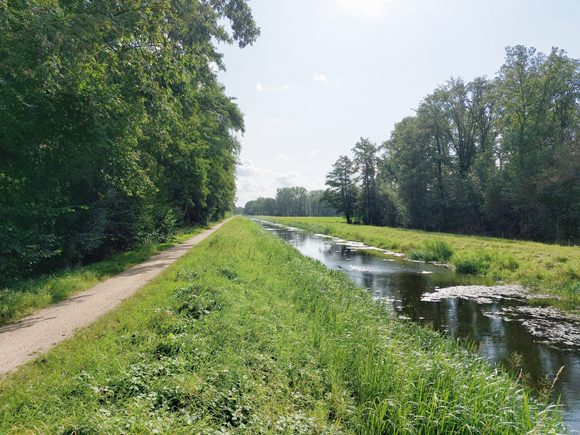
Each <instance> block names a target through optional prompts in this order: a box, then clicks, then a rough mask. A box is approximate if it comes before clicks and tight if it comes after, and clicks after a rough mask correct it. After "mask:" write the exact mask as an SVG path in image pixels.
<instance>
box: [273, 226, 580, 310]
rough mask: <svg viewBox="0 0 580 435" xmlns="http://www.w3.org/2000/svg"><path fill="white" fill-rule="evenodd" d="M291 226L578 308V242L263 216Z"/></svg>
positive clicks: (579, 271) (579, 296)
mask: <svg viewBox="0 0 580 435" xmlns="http://www.w3.org/2000/svg"><path fill="white" fill-rule="evenodd" d="M266 219H271V220H272V219H273V220H276V221H277V222H281V223H283V224H286V225H291V226H293V227H297V228H302V229H305V230H308V231H312V232H315V233H320V234H327V235H332V236H335V237H340V238H342V239H346V240H355V241H360V242H363V243H365V244H367V245H370V246H376V247H379V248H383V249H389V250H392V251H395V252H402V253H405V254H407V255H408V256H409V257H410V258H412V259H418V260H424V261H439V262H441V261H442V262H446V263H450V264H452V265H454V266H455V267H456V269H457V271H458V272H462V273H469V274H480V275H486V276H490V277H492V278H495V279H497V280H502V281H504V282H519V283H521V284H522V285H524V286H525V287H527V288H529V289H530V290H531V291H535V292H539V293H543V294H552V295H555V296H557V297H560V298H562V300H560V301H557V300H554V301H552V303H553V304H554V305H557V306H559V307H561V308H564V309H566V310H580V247H578V246H560V245H550V244H545V243H538V242H527V241H517V240H510V239H498V238H492V237H478V236H462V235H454V234H443V233H432V232H425V231H417V230H408V229H398V228H386V227H376V226H368V225H348V224H346V223H345V222H344V218H311V217H310V218H282V217H281V218H266Z"/></svg>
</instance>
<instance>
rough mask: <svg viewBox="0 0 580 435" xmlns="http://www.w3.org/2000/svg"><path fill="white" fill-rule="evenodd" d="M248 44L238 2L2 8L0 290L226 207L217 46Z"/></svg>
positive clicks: (228, 172) (17, 4)
mask: <svg viewBox="0 0 580 435" xmlns="http://www.w3.org/2000/svg"><path fill="white" fill-rule="evenodd" d="M227 22H229V23H230V25H231V29H232V30H231V32H230V34H228V32H227V31H226V30H225V28H224V24H225V23H227ZM258 35H259V29H258V28H257V27H256V25H255V23H254V20H253V18H252V14H251V11H250V9H249V7H248V5H247V2H246V1H245V0H210V1H198V0H175V1H170V2H169V1H164V0H151V1H141V0H127V1H122V2H118V1H110V0H95V1H90V2H87V1H84V0H70V1H69V0H67V1H64V0H31V1H7V2H2V3H0V233H1V234H2V237H0V285H2V283H6V282H8V281H10V280H13V279H15V278H21V277H22V276H26V275H30V274H35V273H39V272H45V271H53V270H58V269H61V268H64V267H68V266H75V265H77V264H87V263H90V262H93V261H96V260H100V259H102V258H104V257H106V256H108V255H110V254H111V253H115V252H119V251H125V250H128V249H131V248H132V247H135V246H137V245H139V244H143V243H147V242H149V241H160V242H163V241H165V240H166V239H167V237H168V235H169V234H170V233H171V231H172V229H173V228H174V226H175V225H179V224H181V223H183V224H186V225H192V224H206V223H207V222H208V221H209V220H215V219H218V218H220V217H223V215H224V213H226V212H227V211H231V210H232V208H233V199H234V194H235V181H234V167H235V163H236V158H237V154H238V151H239V143H238V141H237V139H236V135H235V134H236V132H238V131H243V129H244V123H243V117H242V114H241V112H240V111H239V109H238V107H237V105H236V104H235V103H234V102H233V99H232V98H230V97H228V96H226V94H225V90H224V88H223V86H221V85H220V84H219V83H218V81H217V75H216V74H217V71H218V70H219V69H220V68H223V67H224V66H223V62H222V55H221V54H220V53H218V52H217V50H216V47H215V45H214V44H215V43H220V42H222V43H223V42H225V43H233V42H237V43H238V44H239V46H240V47H244V46H245V45H247V44H252V43H253V42H254V41H255V39H256V38H257V36H258Z"/></svg>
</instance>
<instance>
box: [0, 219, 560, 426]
mask: <svg viewBox="0 0 580 435" xmlns="http://www.w3.org/2000/svg"><path fill="white" fill-rule="evenodd" d="M563 432H564V429H563V426H562V425H561V422H560V415H559V413H558V412H557V411H556V410H555V409H554V408H553V407H550V406H547V405H546V404H542V403H539V402H537V401H535V400H534V399H532V398H531V396H530V393H529V391H528V390H527V389H526V387H525V386H523V385H521V384H520V383H519V382H518V381H517V380H516V379H514V377H512V376H511V375H508V374H505V373H503V372H501V371H499V370H496V369H493V368H491V367H490V366H489V364H488V363H487V362H486V361H485V360H484V359H483V358H481V357H479V356H477V355H475V354H473V353H471V352H470V351H469V350H467V349H465V348H464V347H462V346H460V345H458V344H457V343H455V342H451V341H449V340H446V339H444V338H441V337H440V336H439V335H437V334H436V333H435V332H433V331H431V330H428V329H425V328H421V327H420V326H418V325H415V324H412V323H410V322H405V321H402V320H398V319H395V318H393V317H392V315H390V314H389V313H388V312H387V311H386V310H384V309H383V308H382V307H381V306H379V305H378V304H376V303H374V302H373V301H372V299H371V297H370V296H369V295H368V294H366V293H365V292H364V291H363V290H362V289H361V288H357V287H356V286H355V285H354V284H353V283H351V282H350V281H349V280H348V279H347V277H346V276H345V275H344V274H342V273H340V272H337V271H329V270H327V269H326V268H325V267H324V266H323V265H322V264H320V263H318V262H316V261H314V260H311V259H309V258H305V257H303V256H302V255H300V254H299V253H298V251H296V250H295V249H294V248H292V247H291V246H289V245H287V244H285V243H284V242H282V241H281V240H280V239H279V238H277V237H275V236H274V235H272V234H270V233H269V232H267V231H265V230H262V229H261V228H260V227H259V226H258V225H257V224H255V223H253V222H250V221H248V220H245V219H242V218H236V219H234V220H233V221H231V222H229V223H228V224H226V225H225V226H223V227H222V228H221V229H220V230H219V231H217V232H216V233H215V234H213V235H212V236H211V237H209V238H208V239H206V240H204V241H203V242H201V243H200V244H199V245H198V246H197V247H195V248H194V249H192V251H191V252H190V253H188V254H187V255H186V256H184V257H182V258H181V259H179V260H178V261H177V262H176V263H175V264H173V265H172V266H170V267H169V268H168V269H167V270H166V271H165V272H163V274H162V275H161V276H159V277H158V278H156V279H155V280H153V281H152V282H151V283H149V284H148V285H147V286H146V287H145V288H144V289H142V290H141V291H140V292H138V293H137V295H136V296H135V297H134V298H132V299H131V300H129V301H126V302H125V303H123V304H122V305H121V307H120V308H119V309H117V310H116V311H114V312H112V313H110V314H108V315H106V316H104V317H103V318H101V320H100V321H98V322H97V323H95V324H94V325H91V326H90V327H87V328H84V329H82V330H81V331H79V333H78V334H77V335H76V337H74V338H72V339H70V340H68V341H66V342H64V343H63V344H61V345H59V346H58V347H56V348H54V349H53V350H52V351H51V352H49V353H48V354H47V355H45V356H42V357H40V358H39V359H38V360H37V361H36V362H34V363H29V364H28V365H26V366H25V367H23V368H21V369H20V370H19V371H18V372H16V373H14V374H12V375H10V376H8V377H6V378H5V379H4V380H2V382H1V383H0V433H7V434H16V433H18V434H19V433H34V434H40V433H51V434H61V435H65V434H145V433H147V434H149V433H161V434H182V433H183V434H191V433H199V434H222V435H223V434H350V433H355V434H480V435H483V434H488V435H490V434H522V433H526V434H551V433H563Z"/></svg>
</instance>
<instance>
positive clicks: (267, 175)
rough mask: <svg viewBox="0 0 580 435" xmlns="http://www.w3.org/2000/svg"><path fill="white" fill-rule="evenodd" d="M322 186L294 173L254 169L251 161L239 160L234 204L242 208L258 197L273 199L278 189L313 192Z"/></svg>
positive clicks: (316, 181)
mask: <svg viewBox="0 0 580 435" xmlns="http://www.w3.org/2000/svg"><path fill="white" fill-rule="evenodd" d="M282 155H284V154H282ZM323 185H324V182H322V183H321V182H320V181H319V180H314V181H313V180H311V179H310V178H307V177H305V176H304V175H302V174H301V173H299V172H296V171H288V172H275V171H272V170H270V169H263V168H256V167H255V165H254V162H252V160H250V159H244V158H241V159H240V163H239V164H238V165H237V167H236V204H237V205H238V206H244V205H245V204H246V202H248V201H250V200H254V199H256V198H258V197H260V196H262V197H266V198H274V197H276V189H277V188H279V187H293V186H302V187H305V188H306V189H308V190H314V189H321V188H323Z"/></svg>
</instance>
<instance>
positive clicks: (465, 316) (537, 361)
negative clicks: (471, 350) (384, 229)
mask: <svg viewBox="0 0 580 435" xmlns="http://www.w3.org/2000/svg"><path fill="white" fill-rule="evenodd" d="M259 223H260V224H262V226H263V227H264V228H265V229H267V230H269V231H272V232H273V233H275V234H277V235H278V236H280V237H281V238H282V239H283V240H285V241H286V242H288V243H290V244H292V245H293V246H294V247H296V249H298V250H299V251H300V252H301V253H302V254H304V255H306V256H308V257H311V258H314V259H316V260H319V261H320V262H321V263H323V264H324V265H325V266H326V267H328V268H329V269H335V270H342V271H343V272H345V273H346V274H347V275H348V276H349V278H350V279H351V280H352V281H354V282H355V283H356V284H358V285H360V286H363V287H365V288H367V289H368V291H369V292H371V294H372V295H373V297H374V298H377V299H381V300H382V301H384V303H385V304H386V305H387V306H388V307H391V309H393V310H395V311H396V312H398V313H399V315H400V316H404V317H406V318H410V319H412V320H413V321H415V322H418V323H421V324H425V325H427V324H430V325H433V328H434V329H436V330H438V331H441V332H446V333H447V334H449V335H450V336H452V337H454V338H460V339H466V340H470V341H471V342H473V343H475V344H476V345H477V346H478V349H479V351H480V352H481V354H482V355H484V356H486V357H487V358H489V360H490V361H492V362H493V363H495V364H500V365H502V366H504V367H506V368H508V369H509V368H511V367H513V361H514V358H513V356H514V354H516V353H517V355H519V356H521V361H520V362H519V364H520V365H519V367H521V369H522V370H523V373H524V375H526V377H529V380H528V383H529V385H530V386H531V387H533V388H534V389H536V390H538V389H541V388H542V386H546V385H547V386H548V387H550V386H551V384H552V382H553V380H554V378H555V377H556V375H557V374H558V371H559V370H560V368H562V367H564V368H563V369H562V371H561V373H560V375H559V377H558V380H557V381H556V382H555V384H554V388H553V390H552V391H553V392H552V397H553V400H557V399H558V397H560V401H561V404H562V405H563V414H564V420H565V421H566V423H567V424H568V426H569V428H570V433H580V348H579V347H578V346H574V345H570V344H565V343H564V344H562V343H553V342H550V341H547V340H545V339H542V338H538V337H537V336H534V335H533V334H532V333H531V332H530V331H529V328H528V329H527V328H526V327H525V325H524V323H525V322H524V321H522V319H517V318H514V319H506V318H505V316H503V317H502V316H499V315H498V314H499V313H502V312H505V310H506V309H507V310H512V309H517V307H521V306H523V305H525V302H524V301H521V300H514V299H498V300H485V299H483V300H484V303H481V300H480V301H479V302H477V301H473V300H466V299H463V298H458V297H455V298H446V299H440V300H437V301H434V302H430V301H426V300H424V299H425V296H426V295H430V294H432V293H433V292H436V291H438V290H440V289H443V288H450V287H455V286H463V285H479V286H493V285H497V283H495V282H494V281H493V280H492V279H491V278H484V277H476V276H469V275H462V274H458V273H455V272H453V271H451V270H449V269H447V268H445V267H443V266H436V265H433V264H425V263H419V262H412V261H409V260H406V259H404V258H403V257H401V256H397V255H388V254H381V255H377V254H376V252H371V251H369V250H361V249H356V244H353V243H348V242H346V243H345V242H344V241H339V240H338V239H334V238H330V237H327V236H320V235H312V234H308V233H306V232H302V231H299V230H296V229H293V228H285V227H282V226H280V225H275V224H271V223H268V222H265V221H259ZM422 299H423V300H422ZM576 431H578V432H576Z"/></svg>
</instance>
